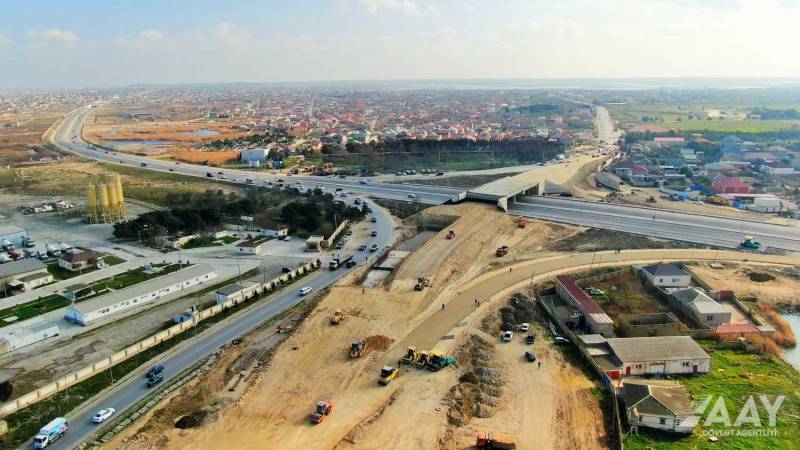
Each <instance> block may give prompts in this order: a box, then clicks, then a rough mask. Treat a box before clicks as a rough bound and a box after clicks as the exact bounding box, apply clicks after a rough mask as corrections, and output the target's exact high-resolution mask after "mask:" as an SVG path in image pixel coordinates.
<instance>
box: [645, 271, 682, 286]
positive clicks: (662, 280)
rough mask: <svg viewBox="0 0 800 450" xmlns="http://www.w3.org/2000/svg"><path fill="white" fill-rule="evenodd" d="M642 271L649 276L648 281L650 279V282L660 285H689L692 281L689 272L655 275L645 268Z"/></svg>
mask: <svg viewBox="0 0 800 450" xmlns="http://www.w3.org/2000/svg"><path fill="white" fill-rule="evenodd" d="M642 273H644V276H645V277H646V278H647V281H649V282H650V284H652V285H654V286H658V287H687V286H689V283H691V281H692V276H691V275H689V274H686V275H676V276H670V277H655V276H654V275H653V274H651V273H650V272H647V271H646V270H643V271H642Z"/></svg>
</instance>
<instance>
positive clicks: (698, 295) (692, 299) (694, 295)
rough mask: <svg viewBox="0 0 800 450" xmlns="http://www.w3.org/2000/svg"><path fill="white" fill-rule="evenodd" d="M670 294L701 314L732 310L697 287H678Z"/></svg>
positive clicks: (723, 312) (722, 312) (724, 312)
mask: <svg viewBox="0 0 800 450" xmlns="http://www.w3.org/2000/svg"><path fill="white" fill-rule="evenodd" d="M670 295H671V296H672V297H673V298H674V299H675V300H677V301H679V302H680V303H682V304H684V305H687V306H689V307H691V308H694V309H695V310H696V311H697V312H699V313H700V314H726V313H730V311H729V310H728V309H727V308H725V307H724V306H722V305H720V304H719V303H717V302H715V301H714V299H712V298H711V297H709V296H708V295H706V294H705V293H704V292H701V291H699V290H697V289H695V288H689V289H678V290H675V291H672V292H670Z"/></svg>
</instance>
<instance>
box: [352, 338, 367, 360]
mask: <svg viewBox="0 0 800 450" xmlns="http://www.w3.org/2000/svg"><path fill="white" fill-rule="evenodd" d="M366 348H367V342H366V341H362V340H361V339H356V340H354V341H353V342H352V343H351V344H350V357H351V358H360V357H361V355H362V354H363V353H364V350H365V349H366Z"/></svg>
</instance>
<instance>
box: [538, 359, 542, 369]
mask: <svg viewBox="0 0 800 450" xmlns="http://www.w3.org/2000/svg"><path fill="white" fill-rule="evenodd" d="M539 368H540V369H541V368H542V362H541V361H539Z"/></svg>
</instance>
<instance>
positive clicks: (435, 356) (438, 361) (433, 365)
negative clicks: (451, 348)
mask: <svg viewBox="0 0 800 450" xmlns="http://www.w3.org/2000/svg"><path fill="white" fill-rule="evenodd" d="M455 362H456V361H455V360H454V359H453V358H450V357H449V356H445V355H444V353H442V352H439V351H432V352H431V355H430V357H429V358H428V364H427V365H426V368H427V369H428V370H430V371H431V372H438V371H439V370H440V369H442V368H444V367H447V366H452V365H453V364H455Z"/></svg>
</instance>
